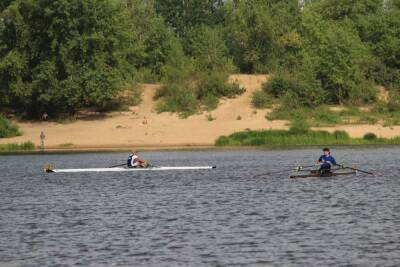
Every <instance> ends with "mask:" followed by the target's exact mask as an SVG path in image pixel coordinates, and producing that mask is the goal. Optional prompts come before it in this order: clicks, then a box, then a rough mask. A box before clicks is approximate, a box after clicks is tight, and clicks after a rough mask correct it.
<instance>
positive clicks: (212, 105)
mask: <svg viewBox="0 0 400 267" xmlns="http://www.w3.org/2000/svg"><path fill="white" fill-rule="evenodd" d="M218 103H219V99H218V97H216V96H214V95H211V94H209V95H206V96H205V97H204V98H203V99H201V104H202V105H204V106H205V107H206V109H207V110H213V109H216V108H217V106H218Z"/></svg>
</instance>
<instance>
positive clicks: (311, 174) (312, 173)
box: [290, 170, 357, 178]
mask: <svg viewBox="0 0 400 267" xmlns="http://www.w3.org/2000/svg"><path fill="white" fill-rule="evenodd" d="M355 174H357V171H348V172H334V171H331V172H328V173H323V174H321V172H320V171H319V170H311V171H310V172H309V173H307V174H294V175H290V178H312V177H315V178H321V177H332V176H342V175H355Z"/></svg>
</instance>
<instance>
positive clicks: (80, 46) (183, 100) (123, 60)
mask: <svg viewBox="0 0 400 267" xmlns="http://www.w3.org/2000/svg"><path fill="white" fill-rule="evenodd" d="M235 71H240V72H243V73H269V74H271V75H272V78H271V79H270V80H269V83H268V84H266V85H264V90H263V92H261V93H257V94H255V95H254V101H253V103H254V105H256V106H266V105H267V103H268V102H269V101H267V98H268V97H269V96H272V97H275V98H279V99H281V100H282V101H283V103H285V104H287V105H291V106H292V107H295V106H301V107H303V106H305V107H308V108H313V107H316V106H318V105H320V104H324V103H326V104H331V103H333V104H337V103H340V104H342V103H343V104H346V103H350V104H363V103H371V102H374V101H377V92H376V89H375V85H382V86H385V87H386V88H388V89H389V90H390V91H391V95H392V96H393V97H392V98H396V97H398V96H399V92H400V2H399V1H398V0H387V1H383V0H359V1H348V0H337V1H332V0H307V1H298V0H285V1H281V0H226V1H224V0H190V1H187V0H154V1H147V0H57V1H52V0H3V1H1V3H0V108H7V109H13V110H16V111H17V112H19V113H23V114H26V115H30V116H34V117H37V115H38V114H40V113H42V112H44V111H46V112H48V113H50V114H52V115H53V116H55V115H57V114H60V113H74V112H75V111H76V110H78V109H80V108H82V107H89V106H90V107H97V108H103V109H104V108H107V107H110V106H113V105H110V104H112V103H115V101H116V100H117V101H118V99H120V96H121V95H123V94H122V91H123V90H125V89H126V88H129V87H131V85H130V83H131V82H132V81H139V82H155V81H161V82H162V83H163V85H164V86H163V89H161V92H160V93H159V96H160V97H159V98H160V101H161V102H162V103H160V104H159V105H160V107H161V108H160V110H162V111H164V110H165V111H183V112H189V113H193V112H194V110H197V108H198V107H199V106H204V105H205V106H207V107H208V108H211V107H215V106H216V104H217V103H218V98H219V97H221V96H232V95H235V94H237V93H240V92H241V90H239V89H238V88H234V87H231V86H230V85H226V86H225V85H223V83H225V82H226V79H225V78H226V77H227V74H228V73H231V72H235ZM221 77H225V78H224V79H222V78H221ZM263 94H264V95H263ZM397 102H398V100H397V99H394V100H393V99H392V100H391V101H390V107H385V108H386V109H390V110H391V112H397V111H398V108H399V107H398V105H397V104H396V103H397ZM388 105H389V104H388ZM382 109H384V108H382ZM393 109H395V110H393Z"/></svg>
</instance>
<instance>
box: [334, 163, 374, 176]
mask: <svg viewBox="0 0 400 267" xmlns="http://www.w3.org/2000/svg"><path fill="white" fill-rule="evenodd" d="M336 166H340V167H341V168H343V169H350V170H353V171H358V172H362V173H366V174H369V175H374V174H373V173H372V172H368V171H364V170H360V169H357V168H352V167H346V166H343V165H339V164H336Z"/></svg>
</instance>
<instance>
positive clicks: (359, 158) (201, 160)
mask: <svg viewBox="0 0 400 267" xmlns="http://www.w3.org/2000/svg"><path fill="white" fill-rule="evenodd" d="M334 155H335V156H336V158H337V160H338V161H340V162H347V163H352V164H358V166H362V165H367V166H366V167H365V168H367V169H370V170H374V171H376V172H377V174H376V175H375V176H364V175H358V176H353V177H352V176H350V177H349V176H348V177H345V176H343V177H335V178H325V179H298V180H294V179H289V178H288V174H282V175H274V176H263V177H256V178H253V176H254V175H256V174H259V173H263V172H266V171H274V170H281V169H284V168H287V167H289V166H292V165H293V164H304V165H309V164H310V162H313V161H315V159H316V158H317V157H318V156H319V151H318V150H294V151H236V152H231V151H230V152H156V153H155V152H152V153H143V154H142V156H144V157H145V158H148V159H150V160H151V162H153V163H154V164H156V165H160V166H171V165H172V166H173V165H175V166H185V165H214V164H216V165H217V166H218V168H217V169H216V170H207V171H185V172H182V171H181V172H178V171H169V172H141V173H86V174H84V173H75V174H73V173H72V174H62V173H59V174H45V173H42V171H41V170H42V168H43V166H45V165H46V164H47V163H53V164H54V165H55V166H56V167H59V168H68V167H72V168H77V167H103V166H109V165H113V164H118V163H120V162H121V161H122V162H124V161H125V157H126V155H125V154H121V153H118V154H73V155H35V156H0V266H77V265H81V266H232V265H240V266H241V265H247V266H339V265H341V266H343V265H359V266H399V265H400V180H399V175H398V174H399V168H400V167H399V163H398V162H399V159H400V150H399V148H375V149H356V150H354V149H340V150H339V149H337V150H336V151H335V154H334Z"/></svg>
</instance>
